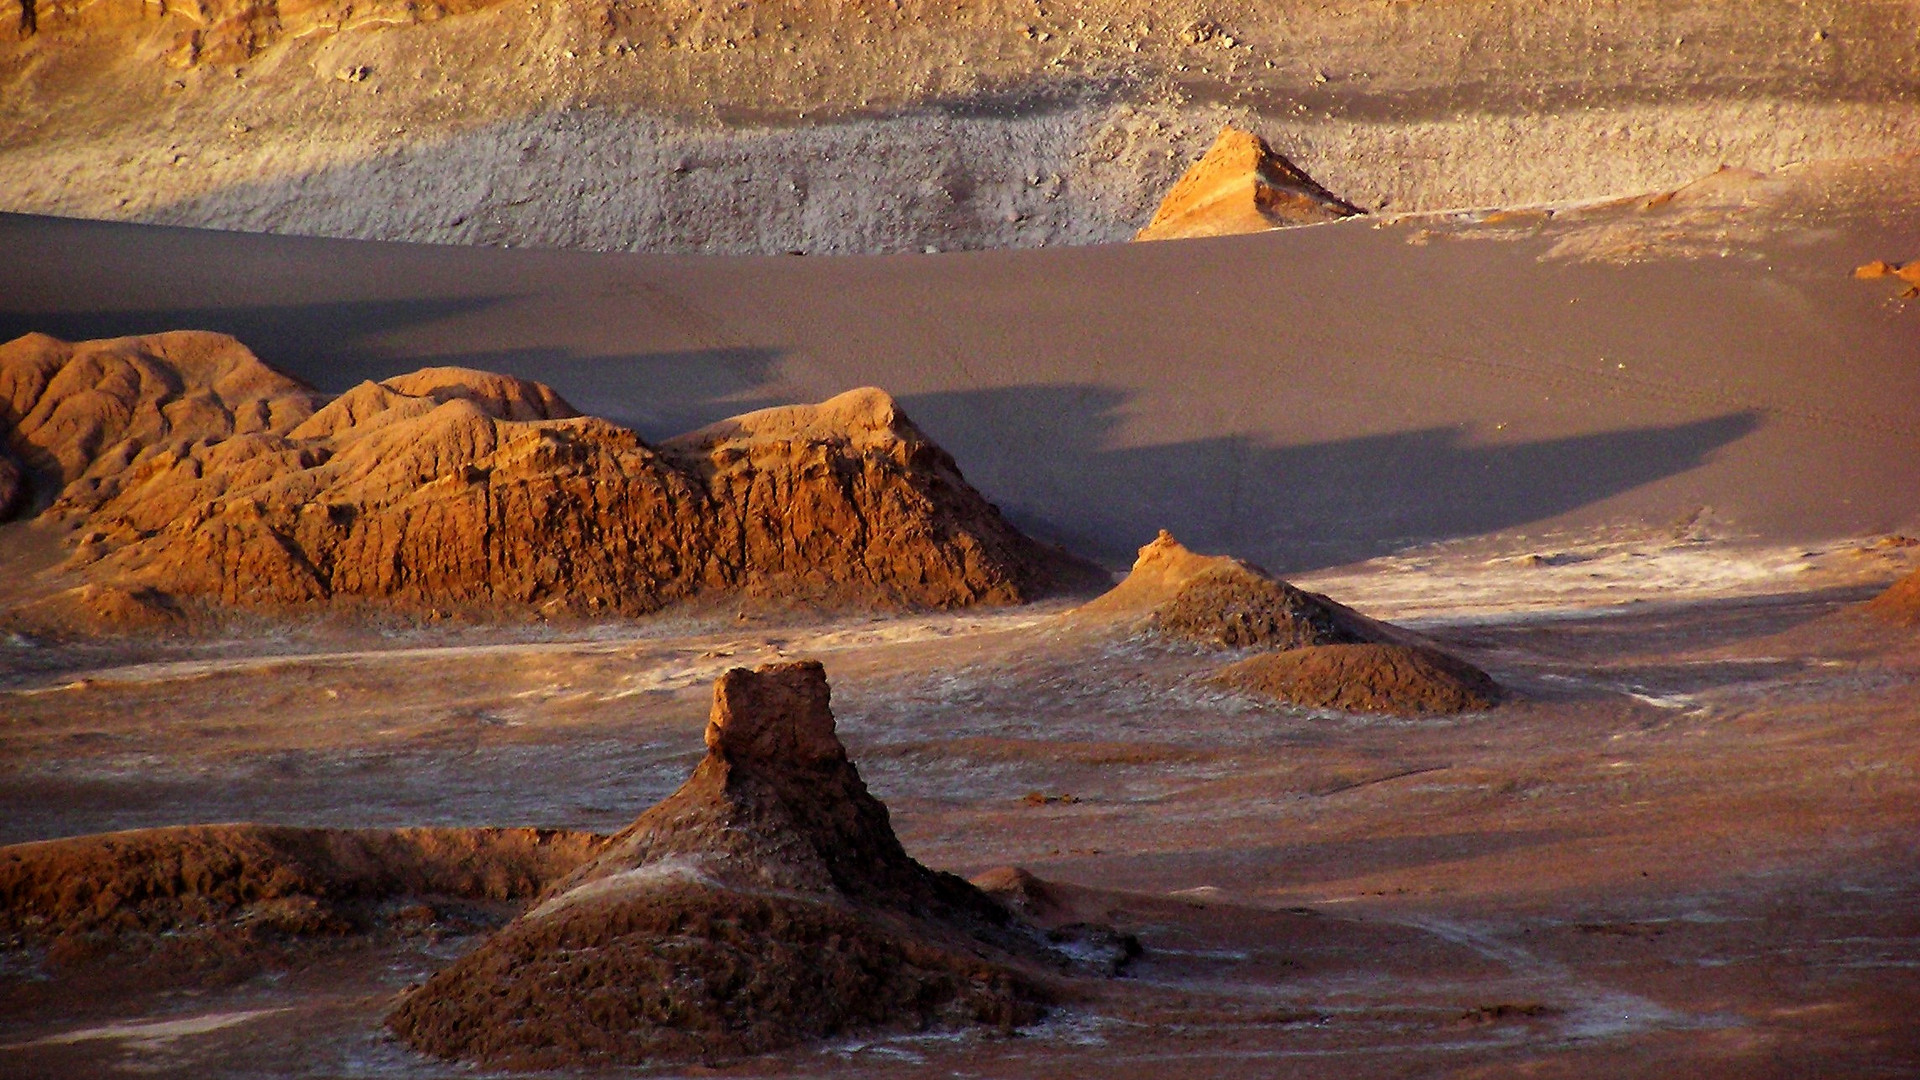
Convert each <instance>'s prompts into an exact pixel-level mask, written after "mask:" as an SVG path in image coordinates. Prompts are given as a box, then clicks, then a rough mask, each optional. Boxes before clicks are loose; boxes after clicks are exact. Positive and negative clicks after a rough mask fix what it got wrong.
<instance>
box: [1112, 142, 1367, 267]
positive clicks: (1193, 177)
mask: <svg viewBox="0 0 1920 1080" xmlns="http://www.w3.org/2000/svg"><path fill="white" fill-rule="evenodd" d="M1360 212H1361V210H1360V208H1359V207H1357V206H1354V205H1352V204H1350V203H1347V202H1345V201H1343V200H1341V199H1340V198H1338V197H1336V196H1335V195H1334V194H1333V193H1332V192H1329V191H1328V190H1327V189H1326V188H1323V187H1321V186H1320V185H1319V184H1316V183H1314V181H1313V178H1312V177H1310V176H1308V175H1307V174H1306V173H1304V172H1301V171H1300V169H1299V168H1298V167H1297V166H1295V165H1294V164H1293V162H1291V161H1288V160H1287V159H1286V158H1284V157H1282V156H1280V155H1279V154H1276V153H1274V152H1273V149H1272V148H1271V147H1269V146H1268V145H1267V143H1266V140H1264V139H1262V138H1261V137H1260V136H1258V135H1255V134H1253V133H1252V132H1250V131H1241V130H1240V129H1238V128H1233V127H1229V128H1225V129H1223V130H1222V131H1221V132H1220V137H1219V138H1218V139H1216V140H1214V143H1213V147H1212V148H1211V149H1209V150H1208V151H1207V152H1206V154H1205V155H1204V156H1202V157H1201V158H1200V160H1199V161H1196V162H1194V163H1193V167H1192V168H1190V169H1188V170H1187V171H1186V174H1185V175H1183V176H1181V177H1180V180H1179V182H1178V183H1176V184H1174V185H1173V188H1172V190H1170V191H1168V192H1167V197H1166V198H1165V199H1163V200H1161V202H1160V208H1159V209H1158V210H1155V211H1154V214H1153V219H1152V220H1151V221H1149V222H1147V226H1146V228H1144V229H1141V230H1140V231H1139V233H1137V234H1135V236H1134V239H1135V240H1180V239H1186V238H1190V237H1200V236H1231V235H1234V234H1237V233H1253V232H1266V231H1267V230H1269V229H1280V228H1285V227H1287V226H1289V225H1311V224H1314V223H1316V222H1322V221H1336V220H1338V219H1340V218H1343V217H1350V216H1352V215H1354V214H1358V213H1360Z"/></svg>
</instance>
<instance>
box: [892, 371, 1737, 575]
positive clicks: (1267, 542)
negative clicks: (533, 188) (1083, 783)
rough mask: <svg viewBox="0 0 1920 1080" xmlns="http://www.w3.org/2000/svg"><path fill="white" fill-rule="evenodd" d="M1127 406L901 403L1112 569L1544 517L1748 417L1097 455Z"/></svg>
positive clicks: (1015, 397)
mask: <svg viewBox="0 0 1920 1080" xmlns="http://www.w3.org/2000/svg"><path fill="white" fill-rule="evenodd" d="M1126 400H1127V398H1126V395H1124V394H1123V393H1121V392H1120V391H1116V390H1113V389H1110V388H1106V387H1097V386H1090V385H1050V386H1023V387H1007V388H1002V389H994V390H984V391H972V392H955V393H941V394H923V395H915V396H912V397H909V398H907V399H905V400H904V401H903V402H902V404H903V406H904V407H905V408H906V410H907V412H908V413H909V414H910V415H911V416H912V417H913V418H914V419H915V421H916V422H918V423H919V424H920V425H921V426H922V427H923V428H924V429H925V430H926V431H927V433H928V434H930V435H932V436H933V437H934V439H935V440H936V441H938V442H939V443H941V445H943V446H945V447H946V448H947V449H948V450H949V451H950V452H952V453H953V455H954V456H955V457H956V458H957V459H958V460H959V461H960V463H961V467H962V469H965V470H968V473H967V475H968V478H969V479H970V480H972V481H973V483H974V484H975V485H976V486H978V487H980V488H981V489H982V490H983V491H986V492H988V494H989V495H990V496H995V497H999V498H1001V499H1002V500H1003V501H1002V502H1001V509H1002V511H1004V512H1005V513H1006V514H1007V515H1008V517H1009V518H1010V519H1012V520H1013V521H1014V522H1016V523H1017V524H1019V525H1020V526H1021V527H1022V528H1024V529H1027V530H1028V531H1030V532H1032V533H1034V534H1035V535H1037V536H1040V537H1042V538H1044V539H1048V540H1052V541H1054V542H1057V543H1062V544H1065V545H1066V546H1068V547H1069V548H1071V549H1073V550H1075V551H1079V552H1082V553H1084V554H1088V555H1091V556H1093V557H1095V558H1098V559H1101V560H1102V561H1104V562H1106V563H1108V564H1110V565H1113V566H1115V567H1120V566H1125V565H1126V564H1127V563H1129V562H1131V560H1132V557H1133V549H1134V547H1135V546H1137V545H1138V544H1143V543H1145V542H1147V541H1148V540H1151V539H1152V538H1153V536H1154V534H1155V532H1156V531H1157V530H1159V529H1162V528H1166V529H1171V530H1172V531H1173V533H1174V535H1176V536H1178V537H1180V539H1181V540H1182V541H1183V542H1185V543H1186V544H1188V545H1189V546H1190V547H1193V548H1195V549H1197V550H1201V551H1231V552H1233V553H1234V554H1237V555H1241V556H1243V557H1246V558H1251V559H1255V560H1257V561H1260V562H1262V563H1263V564H1265V565H1266V566H1267V567H1268V569H1270V570H1273V571H1274V572H1276V573H1300V572H1303V571H1307V570H1312V569H1318V568H1322V567H1326V566H1337V565H1341V564H1344V563H1349V562H1354V561H1357V560H1361V559H1368V558H1373V557H1375V556H1378V555H1383V554H1387V553H1390V552H1392V551H1396V550H1399V549H1402V548H1405V547H1408V546H1411V545H1416V544H1422V543H1430V542H1433V541H1438V540H1447V539H1453V538H1458V537H1466V536H1477V535H1482V534H1485V533H1492V532H1498V531H1500V530H1503V529H1511V528H1514V527H1516V526H1521V525H1526V524H1529V523H1532V522H1537V521H1543V520H1546V519H1548V518H1552V517H1556V516H1558V515H1561V514H1564V513H1567V512H1569V511H1572V510H1575V509H1578V508H1580V507H1582V506H1586V505H1588V504H1590V503H1594V502H1598V501H1600V500H1603V499H1607V498H1609V497H1612V496H1614V495H1618V494H1621V493H1623V492H1626V491H1630V490H1632V489H1634V488H1637V487H1639V486H1641V485H1643V484H1648V483H1652V482H1654V481H1656V480H1660V479H1663V478H1665V477H1669V476H1673V475H1676V474H1679V473H1682V472H1686V471H1687V470H1689V469H1693V468H1696V467H1698V466H1700V465H1702V464H1704V463H1706V462H1707V461H1708V460H1709V458H1710V457H1711V456H1712V454H1713V453H1714V452H1715V451H1716V450H1718V449H1720V448H1721V447H1724V446H1726V445H1728V444H1730V443H1732V442H1734V441H1736V440H1738V439H1740V438H1742V437H1744V436H1746V435H1747V434H1749V433H1751V432H1753V431H1755V430H1756V429H1757V428H1758V427H1759V426H1760V422H1761V417H1760V416H1759V414H1757V413H1753V412H1747V411H1739V412H1731V413H1726V414H1722V415H1719V416H1713V417H1709V418H1706V419H1701V420H1694V421H1689V422H1686V423H1681V424H1674V425H1670V426H1661V427H1646V428H1634V429H1628V430H1623V431H1608V432H1598V433H1594V434H1589V435H1579V436H1573V437H1568V438H1559V439H1547V440H1540V441H1535V442H1521V443H1495V442H1488V441H1483V438H1482V437H1483V434H1484V433H1481V432H1476V431H1474V430H1471V429H1465V428H1425V429H1420V430H1414V431H1403V432H1394V433H1390V434H1382V435H1369V436H1364V437H1359V438H1352V439H1341V440H1336V441H1333V442H1323V443H1312V444H1306V445H1300V446H1279V447H1275V446H1266V445H1262V444H1260V443H1259V442H1257V441H1255V440H1253V439H1249V438H1246V437H1244V436H1237V435H1230V436H1222V437H1218V438H1208V439H1198V440H1191V441H1187V442H1178V443H1172V444H1166V445H1157V446H1141V447H1127V448H1109V445H1108V444H1109V439H1110V436H1111V435H1112V433H1113V432H1114V431H1115V429H1116V428H1117V426H1118V423H1119V419H1120V416H1119V414H1120V410H1121V407H1122V406H1123V405H1124V404H1125V403H1126ZM969 462H979V463H981V465H980V466H979V467H977V468H970V467H969V464H968V463H969ZM1005 492H1019V493H1020V494H1019V495H1017V496H1015V497H1012V498H1008V497H1006V496H1005V495H1003V494H1000V493H1005Z"/></svg>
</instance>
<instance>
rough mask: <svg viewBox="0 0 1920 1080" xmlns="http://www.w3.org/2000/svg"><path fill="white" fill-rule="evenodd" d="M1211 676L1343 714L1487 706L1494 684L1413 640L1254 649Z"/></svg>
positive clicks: (1495, 695) (1496, 693)
mask: <svg viewBox="0 0 1920 1080" xmlns="http://www.w3.org/2000/svg"><path fill="white" fill-rule="evenodd" d="M1215 680H1216V681H1217V682H1219V683H1221V684H1223V685H1225V686H1230V687H1233V688H1234V689H1236V690H1242V691H1245V692H1247V693H1250V694H1255V695H1257V696H1260V697H1266V698H1271V699H1273V700H1275V701H1280V702H1284V703H1286V704H1289V705H1300V706H1304V707H1307V708H1314V709H1338V710H1340V711H1342V712H1365V713H1389V714H1392V715H1396V716H1437V715H1446V714H1450V713H1460V712H1469V711H1472V710H1477V709H1486V708H1491V707H1492V706H1493V705H1495V704H1496V703H1498V702H1499V700H1500V687H1499V686H1498V685H1497V684H1496V683H1495V682H1494V681H1493V679H1492V678H1491V677H1490V676H1488V675H1487V673H1486V672H1484V671H1481V670H1480V669H1479V668H1476V667H1474V666H1473V665H1472V664H1469V663H1467V662H1466V661H1464V660H1461V659H1459V658H1457V657H1453V656H1449V655H1447V654H1446V653H1443V652H1441V651H1439V650H1438V649H1432V648H1427V647H1425V646H1419V645H1384V644H1349V645H1311V646H1307V647H1306V648H1300V649H1289V650H1286V651H1284V652H1270V653H1261V654H1259V655H1257V656H1253V657H1249V658H1248V659H1246V660H1242V661H1240V662H1239V663H1237V664H1229V665H1228V666H1227V667H1226V668H1224V669H1222V670H1221V671H1220V673H1219V674H1218V675H1216V676H1215Z"/></svg>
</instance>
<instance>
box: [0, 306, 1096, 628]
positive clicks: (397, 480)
mask: <svg viewBox="0 0 1920 1080" xmlns="http://www.w3.org/2000/svg"><path fill="white" fill-rule="evenodd" d="M0 393H4V394H5V397H4V398H0V401H6V402H10V403H11V404H10V406H9V407H10V408H11V409H12V410H13V411H12V414H11V416H13V417H17V418H18V419H17V420H15V421H14V427H15V436H14V438H13V440H12V445H13V446H14V448H15V451H16V453H18V454H19V455H20V456H21V457H22V458H23V459H24V460H26V461H28V462H29V464H34V465H36V467H38V468H39V469H41V471H43V472H45V473H46V474H47V475H49V476H50V477H51V478H52V479H53V481H54V482H55V483H56V484H60V485H64V488H63V489H62V490H61V493H60V494H59V496H58V498H57V499H56V500H55V501H54V504H53V507H52V508H51V509H50V510H49V511H48V514H49V516H51V517H53V518H54V519H57V520H63V521H77V522H82V523H83V524H82V527H81V528H80V530H79V531H78V532H77V534H76V537H75V540H76V547H75V551H74V555H73V557H72V559H71V560H70V566H71V568H73V569H78V570H81V571H82V572H83V573H84V574H85V576H86V577H87V579H88V580H89V581H91V582H92V583H95V584H100V585H111V586H114V587H117V588H121V589H123V590H126V591H129V592H136V591H138V590H142V589H146V590H154V591H156V592H158V593H161V594H166V595H171V596H177V597H192V598H201V599H204V600H206V601H211V602H213V603H216V604H220V605H227V606H237V607H252V608H276V607H299V606H311V605H317V604H323V603H328V602H333V601H372V602H378V603H379V604H381V605H382V606H383V607H388V608H398V609H401V610H413V611H464V612H470V613H475V614H482V615H495V614H500V613H503V612H506V611H511V610H520V611H538V612H540V613H543V614H552V613H556V612H576V613H592V612H607V613H615V612H617V613H623V614H640V613H645V612H650V611H654V610H657V609H659V608H661V607H663V606H665V605H667V604H670V603H675V602H679V601H684V600H688V599H693V598H696V597H699V596H703V595H705V596H713V595H720V596H732V595H740V594H745V595H746V596H749V597H755V598H761V599H765V600H767V601H770V602H774V601H777V602H782V603H814V604H829V605H861V606H873V605H878V606H888V607H899V606H914V607H955V606H962V605H970V604H982V603H985V604H1010V603H1018V602H1022V601H1025V600H1029V599H1032V598H1033V597H1035V596H1037V595H1040V594H1042V593H1045V592H1047V591H1049V590H1052V589H1055V588H1059V587H1062V586H1063V585H1067V584H1070V583H1075V582H1077V581H1079V580H1082V579H1084V578H1085V576H1086V575H1087V574H1088V572H1089V569H1088V568H1086V567H1085V566H1083V565H1082V564H1080V563H1078V562H1076V561H1074V560H1072V559H1070V558H1068V557H1066V556H1065V555H1063V554H1061V553H1059V552H1056V551H1053V550H1050V549H1047V548H1043V547H1041V546H1040V545H1038V544H1035V543H1034V542H1033V541H1031V540H1029V539H1028V538H1027V537H1025V536H1023V535H1021V534H1020V533H1019V532H1018V531H1017V530H1015V529H1014V528H1013V527H1012V526H1011V525H1009V524H1007V523H1006V521H1005V520H1004V519H1003V518H1002V517H1001V516H1000V514H999V511H998V510H996V509H995V508H994V507H993V506H992V504H990V503H988V502H987V501H986V500H985V499H983V498H981V496H980V495H979V493H978V492H976V491H974V490H973V489H972V488H971V487H969V486H968V485H967V483H966V481H965V479H964V478H963V477H962V476H961V475H960V471H959V469H958V467H957V466H956V465H955V464H954V462H953V459H952V458H951V457H949V456H948V455H947V454H946V453H945V452H944V451H942V450H941V449H940V448H939V447H938V446H936V445H934V444H933V443H932V441H931V440H929V439H927V438H926V436H925V435H923V434H922V433H921V432H920V431H919V430H918V429H917V428H915V427H914V426H913V424H912V422H911V421H909V420H908V419H907V418H906V417H905V416H904V415H902V414H901V413H900V412H899V411H898V409H897V408H896V407H895V405H894V403H893V401H892V399H891V398H889V397H888V396H887V395H886V394H885V393H883V392H881V391H879V390H872V389H867V390H856V391H851V392H849V393H847V394H842V395H841V396H839V397H837V398H834V399H833V400H831V401H828V402H825V403H823V404H820V405H816V406H792V407H787V408H781V409H770V410H765V411H763V412H759V413H752V414H748V415H746V416H741V417H736V418H734V419H732V420H728V421H724V422H722V423H720V424H716V425H713V426H712V427H709V428H705V429H702V430H701V431H698V432H694V433H692V434H690V435H685V436H682V437H680V438H677V439H673V440H669V441H668V442H666V443H663V444H662V445H661V446H659V447H657V448H656V447H651V446H648V445H647V444H646V443H644V442H642V441H641V440H640V438H639V437H638V436H636V435H635V434H634V433H633V432H631V431H629V430H627V429H625V428H621V427H619V426H617V425H614V424H611V423H608V422H607V421H604V420H599V419H596V418H593V417H583V416H580V415H578V414H577V413H576V412H575V411H574V410H573V408H572V407H571V406H569V405H568V404H567V403H566V402H565V401H563V400H562V399H561V398H560V397H559V396H558V395H556V394H555V393H554V392H553V391H552V390H550V389H549V388H547V387H545V386H541V385H539V384H537V383H531V382H526V381H524V380H520V379H513V378H509V377H506V376H501V375H494V374H490V373H486V372H476V371H468V370H464V369H459V368H433V369H428V370H424V371H418V372H414V373H412V374H410V375H405V376H401V377H398V378H394V379H389V380H387V381H385V382H383V383H363V384H361V385H360V386H357V387H355V388H353V389H352V390H349V391H347V392H346V393H345V394H342V395H340V396H339V397H338V398H335V399H334V400H332V401H331V402H324V405H323V404H322V402H323V401H324V399H323V398H321V397H320V396H319V395H317V394H315V393H314V392H312V391H310V390H307V389H306V388H304V387H301V386H300V385H299V384H297V383H295V382H293V381H292V380H288V379H285V378H284V377H283V376H279V375H278V374H277V373H274V372H273V371H272V369H270V368H267V367H266V366H265V365H263V364H261V363H260V362H259V361H258V360H255V359H254V358H253V357H252V356H251V354H249V353H247V352H246V350H245V349H244V348H243V347H241V346H240V345H239V344H238V343H237V342H234V341H233V340H232V339H230V338H223V337H219V336H216V335H204V334H200V335H195V334H173V335H159V336H156V337H154V338H138V339H133V338H130V339H121V340H119V341H115V342H106V343H92V344H85V345H79V346H71V345H66V344H64V343H61V342H57V341H54V340H53V339H51V338H45V337H33V338H23V339H20V340H19V341H16V342H14V343H11V344H10V345H8V346H6V347H5V351H4V352H0ZM61 602H63V601H59V600H57V599H56V600H55V601H52V602H51V603H54V604H55V605H56V606H57V604H58V603H61ZM76 618H79V616H76ZM80 621H83V622H84V621H86V620H85V619H81V620H80Z"/></svg>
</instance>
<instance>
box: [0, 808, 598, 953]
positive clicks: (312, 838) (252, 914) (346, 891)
mask: <svg viewBox="0 0 1920 1080" xmlns="http://www.w3.org/2000/svg"><path fill="white" fill-rule="evenodd" d="M605 839H606V838H605V837H602V836H596V835H593V834H590V833H578V832H556V831H546V830H536V829H453V828H433V829H426V828H423V829H309V828H292V827H287V826H273V825H193V826H179V827H174V828H162V829H140V830H135V831H132V832H120V833H106V834H103V835H98V836H80V837H73V838H70V839H65V840H47V841H41V842H38V843H30V844H16V845H14V846H12V847H6V848H0V941H14V942H21V941H26V942H32V943H35V944H38V945H43V946H46V947H47V948H48V949H49V950H50V955H52V956H53V957H55V958H56V959H67V958H76V957H83V956H90V955H91V956H97V955H114V954H122V953H135V954H138V953H140V952H143V951H147V950H149V949H151V948H152V947H154V946H155V945H156V944H157V943H158V939H159V937H160V936H165V937H167V938H169V939H173V938H182V939H184V938H194V939H197V940H199V944H201V945H203V946H207V947H208V948H212V949H214V950H215V951H230V950H222V949H220V948H218V945H219V943H220V942H226V943H227V944H228V945H233V944H244V942H242V941H240V939H243V938H246V937H248V936H256V937H257V936H258V935H259V934H261V933H262V932H273V933H281V934H292V935H302V934H315V933H319V934H336V933H342V932H346V931H350V930H356V929H366V928H370V927H371V925H374V924H377V923H379V922H380V921H381V915H382V914H383V913H384V914H386V915H388V916H391V915H393V914H394V913H395V912H396V911H399V910H400V909H403V908H411V909H412V910H409V911H407V912H405V914H407V915H411V916H413V917H417V918H425V919H427V920H432V919H433V918H435V913H434V910H433V909H432V907H431V906H430V905H431V901H433V900H435V899H436V898H437V899H461V900H474V901H513V900H522V901H524V900H525V899H528V898H530V897H532V896H533V895H535V894H536V893H538V892H539V890H540V889H541V888H542V887H543V886H545V885H546V884H547V883H549V882H551V881H553V880H554V879H556V878H558V877H560V876H562V875H564V874H566V873H567V872H568V871H570V870H572V869H573V868H574V867H575V866H577V865H579V864H580V863H581V862H582V861H584V860H586V859H587V858H589V857H590V856H592V855H593V854H594V853H595V852H596V851H597V850H598V849H599V847H600V845H601V844H602V843H604V842H605ZM403 901H412V904H407V903H403ZM422 903H426V904H427V905H428V906H427V907H425V908H424V909H422V908H421V907H420V905H421V904H422ZM176 944H178V943H176ZM188 944H189V945H191V944H192V942H188Z"/></svg>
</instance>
